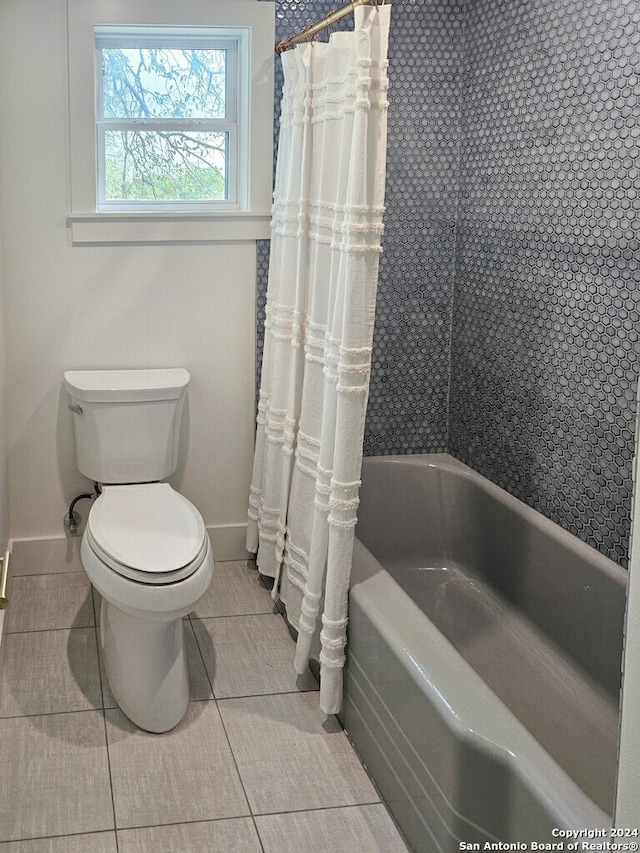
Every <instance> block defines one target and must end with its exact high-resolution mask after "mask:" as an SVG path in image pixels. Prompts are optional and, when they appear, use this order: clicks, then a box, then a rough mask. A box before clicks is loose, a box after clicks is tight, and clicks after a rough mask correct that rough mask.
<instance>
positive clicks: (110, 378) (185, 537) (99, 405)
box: [64, 368, 213, 732]
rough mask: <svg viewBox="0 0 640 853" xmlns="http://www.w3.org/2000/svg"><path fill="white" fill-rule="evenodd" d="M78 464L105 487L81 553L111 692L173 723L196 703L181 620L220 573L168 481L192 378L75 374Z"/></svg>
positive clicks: (156, 726)
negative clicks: (95, 599)
mask: <svg viewBox="0 0 640 853" xmlns="http://www.w3.org/2000/svg"><path fill="white" fill-rule="evenodd" d="M64 384H65V388H66V391H67V392H68V394H69V397H70V402H69V408H70V409H71V411H72V412H73V422H74V428H75V436H76V459H77V466H78V470H79V471H80V472H81V473H82V474H84V475H85V476H86V477H88V478H89V479H91V480H93V481H94V482H95V483H96V484H97V489H98V491H99V492H100V494H99V496H98V497H97V498H96V499H95V501H94V502H93V504H92V506H91V511H90V513H89V517H88V519H87V524H86V527H85V532H84V535H83V537H82V545H81V549H80V553H81V557H82V564H83V566H84V569H85V571H86V573H87V575H88V576H89V579H90V580H91V583H92V584H93V586H94V587H95V589H96V590H97V591H98V592H99V593H100V595H101V596H102V603H101V606H100V646H101V650H102V655H103V660H104V666H105V670H106V675H107V679H108V681H109V686H110V687H111V691H112V693H113V696H114V698H115V700H116V702H117V703H118V705H119V706H120V708H121V709H122V711H124V713H125V714H126V715H127V717H129V719H130V720H131V721H132V722H133V723H135V724H136V725H137V726H139V727H140V728H142V729H145V730H147V731H150V732H165V731H168V730H169V729H172V728H173V727H174V726H176V725H177V724H178V723H179V722H180V720H181V719H182V717H183V716H184V714H185V712H186V710H187V704H188V702H189V672H188V668H187V660H186V656H185V646H184V631H183V622H182V620H183V617H184V616H186V615H187V614H188V613H189V612H191V611H192V610H193V608H194V607H195V605H196V604H197V602H198V601H199V600H200V598H201V597H202V596H203V595H204V593H205V592H206V591H207V588H208V587H209V584H210V583H211V579H212V577H213V556H212V553H211V545H210V542H209V537H208V534H207V531H206V528H205V525H204V522H203V520H202V517H201V515H200V513H199V512H198V510H197V509H196V507H195V506H194V505H193V504H192V503H191V502H190V501H188V500H187V499H186V498H185V497H184V496H183V495H181V494H180V493H179V492H177V491H176V490H175V489H174V488H173V487H172V486H171V485H169V483H166V482H162V481H163V480H164V479H165V478H167V477H169V476H170V475H171V474H172V473H173V472H174V471H175V470H176V467H177V461H178V439H179V433H180V422H181V419H182V409H183V404H184V399H185V395H186V391H187V386H188V384H189V374H188V372H187V371H186V370H184V369H183V368H170V369H152V370H71V371H67V372H66V373H65V374H64Z"/></svg>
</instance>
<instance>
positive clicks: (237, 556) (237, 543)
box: [207, 524, 251, 563]
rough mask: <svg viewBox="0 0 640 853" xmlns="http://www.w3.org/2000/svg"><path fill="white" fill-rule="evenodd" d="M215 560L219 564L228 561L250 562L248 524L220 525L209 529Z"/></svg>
mask: <svg viewBox="0 0 640 853" xmlns="http://www.w3.org/2000/svg"><path fill="white" fill-rule="evenodd" d="M207 530H208V531H209V538H210V539H211V547H212V548H213V559H214V560H217V561H218V562H219V563H222V562H225V561H226V560H248V559H249V557H250V556H251V554H250V553H249V552H248V551H247V548H246V541H247V525H246V524H218V525H213V526H211V527H207Z"/></svg>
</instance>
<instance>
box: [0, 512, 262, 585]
mask: <svg viewBox="0 0 640 853" xmlns="http://www.w3.org/2000/svg"><path fill="white" fill-rule="evenodd" d="M207 530H208V532H209V537H210V539H211V547H212V548H213V559H214V560H217V561H218V562H224V561H226V560H246V559H248V558H249V557H250V556H251V555H250V554H249V552H248V551H247V549H246V548H245V539H246V536H247V525H246V524H220V525H212V526H211V527H208V528H207ZM81 541H82V537H81V536H52V537H49V538H47V537H31V538H24V539H12V540H11V542H10V543H9V547H10V549H11V575H12V576H13V577H16V576H18V575H48V574H52V573H54V572H55V573H59V572H81V571H83V569H82V561H81V559H80V542H81Z"/></svg>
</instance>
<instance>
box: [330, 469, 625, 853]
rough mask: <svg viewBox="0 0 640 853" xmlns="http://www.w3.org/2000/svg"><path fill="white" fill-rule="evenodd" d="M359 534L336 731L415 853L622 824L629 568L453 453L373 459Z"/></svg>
mask: <svg viewBox="0 0 640 853" xmlns="http://www.w3.org/2000/svg"><path fill="white" fill-rule="evenodd" d="M356 535H357V539H356V543H355V550H354V564H353V576H352V587H351V592H350V605H349V606H350V617H349V644H348V662H347V668H346V676H345V694H346V700H345V708H344V711H343V713H342V714H341V719H342V722H343V724H344V725H345V728H346V729H347V732H348V733H349V735H350V737H351V738H352V740H353V742H354V744H355V746H356V748H357V749H358V751H359V752H360V754H361V756H362V757H363V759H364V761H365V763H366V765H367V767H368V768H369V770H370V772H371V774H372V776H373V778H374V780H375V781H376V783H377V784H378V786H379V788H380V790H381V792H382V794H383V795H384V797H385V800H386V801H387V803H388V805H389V807H390V809H391V811H392V812H393V814H394V815H395V817H396V820H397V821H398V823H399V825H400V827H401V828H402V829H403V831H404V833H405V835H406V837H407V840H408V841H409V843H410V844H411V845H412V846H413V848H414V849H415V850H416V851H419V853H423V851H424V853H426V852H427V851H431V850H433V851H436V850H442V851H453V850H456V851H458V850H461V849H465V848H464V846H463V845H464V844H476V843H478V844H480V847H479V848H476V849H483V847H484V843H485V842H487V841H489V842H495V841H501V842H524V843H527V844H530V843H531V842H532V841H537V842H539V843H542V842H558V841H559V840H560V839H559V837H558V835H557V832H556V834H554V829H555V830H556V831H557V830H563V829H564V830H566V829H587V828H589V829H597V830H602V831H604V830H605V829H606V828H607V827H610V826H611V817H610V814H611V812H612V807H613V797H614V784H615V781H614V780H615V765H616V751H617V739H618V694H619V688H620V662H621V655H622V631H623V618H624V606H625V590H626V572H625V571H624V570H623V569H621V568H620V567H619V566H617V565H616V564H614V563H612V562H611V561H609V560H608V559H606V558H605V557H604V556H602V555H601V554H599V553H597V552H596V551H595V550H593V549H592V548H590V547H589V546H587V545H586V544H585V543H583V542H581V541H579V540H578V539H577V538H575V537H573V536H571V535H570V534H568V533H567V532H566V531H564V530H562V529H561V528H560V527H558V526H557V525H556V524H554V523H553V522H550V521H549V520H548V519H545V518H544V517H542V516H541V515H540V514H539V513H537V512H535V511H534V510H532V509H530V508H529V507H527V506H525V505H524V504H523V503H521V502H520V501H518V500H516V499H515V498H513V497H512V496H510V495H509V494H507V493H506V492H505V491H503V490H502V489H499V488H498V487H496V486H494V485H493V484H492V483H490V482H488V481H487V480H486V479H484V478H483V477H481V476H480V475H478V474H476V473H475V472H473V471H472V470H471V469H469V468H468V467H467V466H465V465H463V464H461V463H459V462H457V461H456V460H455V459H453V458H452V457H450V456H448V455H446V454H432V455H423V456H400V457H379V458H371V459H366V460H365V462H364V466H363V486H362V490H361V505H360V512H359V522H358V527H357V530H356ZM466 849H471V848H466Z"/></svg>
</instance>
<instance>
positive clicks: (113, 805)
mask: <svg viewBox="0 0 640 853" xmlns="http://www.w3.org/2000/svg"><path fill="white" fill-rule="evenodd" d="M102 723H103V725H104V745H105V749H106V751H107V769H108V771H109V792H110V794H111V811H112V813H113V832H114V834H115V840H116V853H118V851H119V849H120V846H119V843H118V821H117V817H116V798H115V794H114V793H113V775H112V773H111V753H110V752H109V735H108V734H107V709H106V708H103V709H102Z"/></svg>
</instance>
